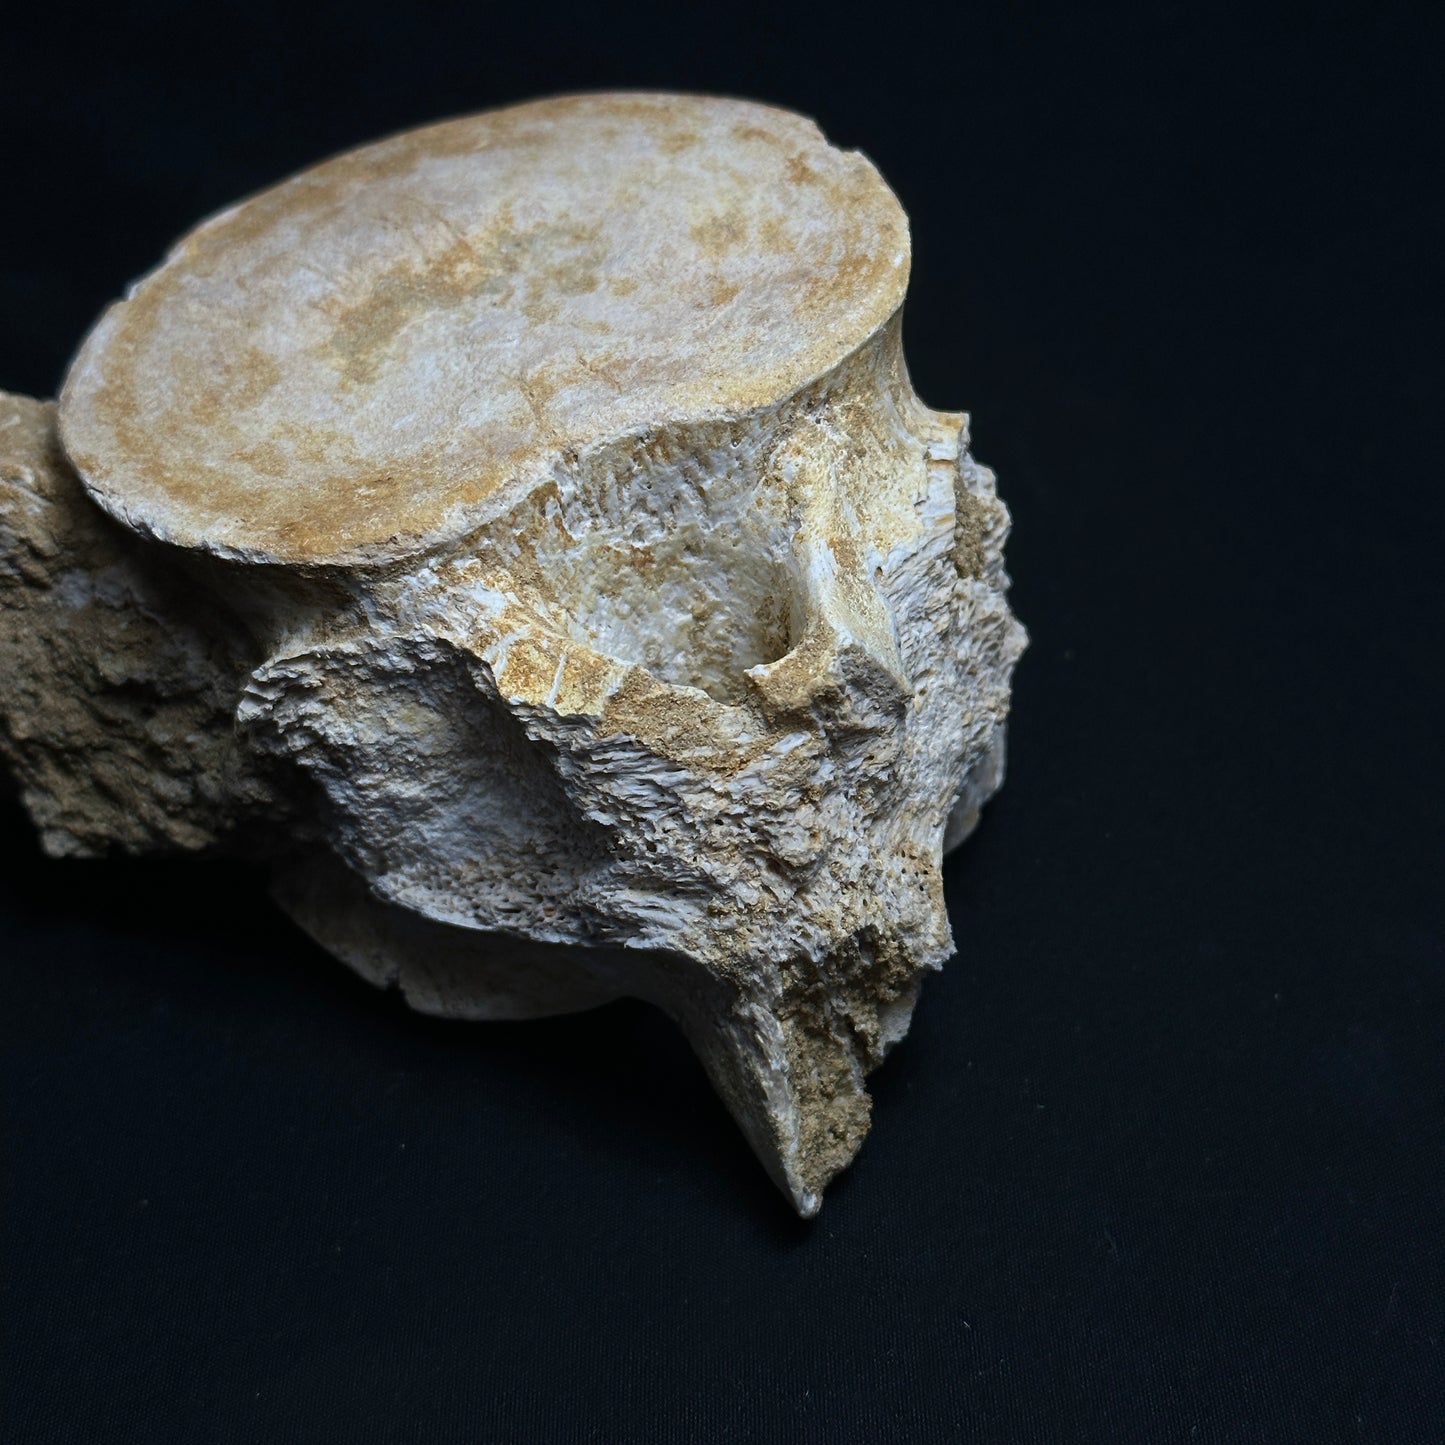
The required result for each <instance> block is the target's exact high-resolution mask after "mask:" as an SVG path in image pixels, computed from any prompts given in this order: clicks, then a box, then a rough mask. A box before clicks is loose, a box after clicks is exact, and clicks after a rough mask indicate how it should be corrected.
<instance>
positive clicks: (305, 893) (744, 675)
mask: <svg viewBox="0 0 1445 1445" xmlns="http://www.w3.org/2000/svg"><path fill="white" fill-rule="evenodd" d="M908 261H909V242H908V232H907V224H906V221H905V218H904V216H903V213H902V211H901V209H900V208H899V206H898V203H897V201H896V199H895V198H894V196H893V195H892V193H891V192H890V191H889V190H888V188H887V187H886V186H885V185H884V183H883V181H882V180H881V178H880V177H879V176H878V173H877V172H876V171H875V170H874V168H873V167H872V165H871V164H870V163H869V162H868V161H867V160H866V159H865V158H863V157H862V156H861V155H859V154H857V153H853V152H845V151H840V150H838V149H835V148H833V147H832V146H830V145H828V143H827V142H826V141H825V140H824V138H823V137H822V135H821V134H820V133H819V132H818V130H817V129H816V127H814V126H813V125H812V123H811V122H809V121H806V120H804V119H802V118H800V117H798V116H795V115H792V114H790V113H787V112H784V111H780V110H776V109H773V108H770V107H765V106H760V105H755V104H750V103H745V102H740V101H733V100H720V99H707V98H699V97H682V96H665V95H635V94H625V95H624V94H619V95H590V96H580V97H564V98H560V99H554V100H548V101H541V102H537V103H533V104H529V105H523V106H517V107H513V108H511V109H508V110H502V111H495V112H490V113H487V114H483V115H479V116H472V117H467V118H464V119H461V120H456V121H451V122H447V123H445V124H442V125H437V126H432V127H428V128H425V129H421V130H417V131H412V132H408V133H406V134H404V135H401V136H398V137H395V138H393V139H391V140H387V141H383V142H381V143H379V144H376V145H372V146H368V147H365V148H363V149H361V150H358V151H355V152H352V153H350V154H347V155H343V156H340V157H337V158H335V159H333V160H331V161H328V162H326V163H324V164H322V165H320V166H317V167H316V168H314V169H313V170H310V171H307V172H304V173H302V174H301V175H298V176H295V177H293V178H292V179H290V180H288V181H285V182H283V183H282V184H280V185H278V186H276V187H275V188H273V189H272V190H269V191H266V192H263V193H262V194H260V195H257V196H254V197H252V198H250V199H249V200H247V201H244V202H242V203H241V204H240V205H238V206H236V207H234V208H232V209H231V210H228V211H226V212H223V213H222V214H220V215H219V216H216V217H213V218H212V219H210V220H209V221H206V222H204V223H203V224H202V225H201V226H199V227H198V228H197V229H196V230H195V231H193V232H192V233H191V234H190V235H188V236H187V237H185V238H184V239H183V240H182V241H181V242H180V243H179V244H178V245H177V246H176V248H175V249H174V250H173V251H172V252H171V254H170V256H169V257H168V258H167V259H166V260H165V261H164V262H163V263H162V265H161V266H160V267H159V268H158V269H157V270H156V271H154V272H153V273H152V274H151V275H150V276H148V277H146V278H145V279H144V280H143V281H141V282H140V283H139V284H138V285H137V286H135V287H134V288H132V290H131V291H130V293H129V294H128V296H127V298H126V299H124V300H122V301H120V302H117V303H116V304H115V305H113V306H112V307H111V308H110V309H109V310H108V311H106V313H105V314H104V315H103V316H102V318H101V319H100V321H99V323H98V324H97V325H96V327H95V329H94V330H93V331H92V332H91V334H90V335H89V337H87V338H86V340H85V341H84V343H83V345H82V346H81V348H80V351H79V354H78V355H77V357H76V359H75V361H74V363H73V365H72V367H71V369H70V372H69V375H68V377H67V379H66V382H65V386H64V390H63V392H62V396H61V400H60V404H59V409H58V413H57V410H56V408H55V407H54V406H52V405H51V404H49V403H40V402H34V401H30V400H28V399H25V398H20V397H9V396H4V395H3V394H0V722H3V726H0V752H3V755H4V758H5V760H6V761H7V762H8V764H9V766H10V769H11V771H12V772H13V774H14V776H15V778H16V780H17V782H18V784H19V786H20V789H21V794H22V798H23V800H24V803H25V805H26V807H27V808H28V809H29V812H30V814H31V816H32V818H33V819H34V821H35V823H36V825H37V827H38V828H39V830H40V833H41V838H42V841H43V843H44V846H45V847H46V849H47V850H48V851H49V852H51V853H52V854H57V855H86V854H97V853H103V852H106V851H109V850H123V851H127V852H146V851H152V850H168V849H170V850H176V849H179V850H191V851H198V850H213V849H230V850H234V851H239V852H243V853H251V854H256V855H259V856H264V857H266V858H268V859H272V860H274V862H275V868H276V879H277V881H276V892H277V896H278V897H279V899H280V900H281V902H282V904H283V905H284V906H285V907H286V908H287V909H288V910H289V911H290V913H291V914H292V916H293V917H294V918H295V919H296V920H297V921H298V922H299V923H300V924H301V926H302V927H303V928H305V929H306V930H307V931H308V932H309V933H311V934H312V935H313V936H314V937H315V938H316V939H317V940H318V941H319V942H320V943H321V944H322V945H323V946H324V947H326V948H327V949H329V950H330V951H331V952H332V953H333V954H335V955H336V956H337V957H339V958H341V959H343V960H344V961H345V962H347V963H348V964H350V965H351V966H352V967H354V968H355V969H356V970H358V971H359V972H360V973H361V974H363V975H364V976H365V977H367V978H368V979H370V980H372V981H373V982H375V983H377V984H379V985H383V986H395V987H398V988H399V989H400V990H401V991H402V993H403V994H404V996H405V997H406V999H407V1000H408V1002H410V1003H411V1004H412V1005H413V1006H415V1007H416V1008H419V1009H422V1010H424V1011H426V1012H429V1013H436V1014H442V1015H448V1016H454V1017H465V1018H475V1019H496V1018H526V1017H534V1016H538V1015H544V1014H549V1013H557V1012H565V1011H569V1010H574V1009H580V1008H587V1007H590V1006H592V1005H595V1004H598V1003H602V1002H605V1001H607V1000H609V999H612V998H616V997H619V996H624V995H627V996H636V997H640V998H643V999H647V1000H650V1001H652V1002H653V1003H655V1004H657V1005H658V1006H659V1007H661V1008H663V1009H664V1010H666V1011H667V1012H668V1013H669V1014H670V1015H672V1016H673V1017H674V1018H675V1019H676V1020H677V1022H678V1023H679V1025H680V1026H681V1027H682V1028H683V1029H684V1030H685V1032H686V1034H687V1036H688V1038H689V1039H690V1040H691V1042H692V1044H693V1046H694V1048H695V1049H696V1051H697V1053H698V1055H699V1057H700V1058H701V1060H702V1062H703V1064H704V1065H705V1067H706V1069H707V1071H708V1073H709V1075H710V1077H711V1078H712V1080H713V1083H714V1084H715V1086H716V1087H717V1089H718V1092H719V1093H720V1094H721V1096H722V1097H723V1099H724V1100H725V1101H726V1103H727V1105H728V1107H729V1108H730V1109H731V1111H732V1113H733V1115H734V1116H735V1117H736V1119H737V1121H738V1123H739V1125H740V1126H741V1127H742V1129H743V1131H744V1132H745V1134H746V1135H747V1137H748V1139H749V1141H750V1142H751V1144H752V1146H753V1148H754V1149H755V1150H756V1152H757V1154H758V1156H759V1158H760V1159H761V1160H762V1162H763V1164H764V1165H765V1167H766V1168H767V1169H768V1171H769V1173H770V1174H771V1176H772V1177H773V1179H774V1180H775V1181H776V1182H777V1184H778V1185H779V1186H780V1188H781V1189H782V1190H783V1191H784V1192H785V1193H786V1194H787V1196H788V1197H789V1198H790V1199H791V1200H792V1202H793V1204H794V1205H795V1206H796V1208H797V1209H798V1210H799V1211H800V1212H801V1213H803V1214H812V1213H814V1212H816V1210H817V1208H818V1205H819V1202H820V1198H821V1194H822V1190H823V1187H824V1186H825V1185H826V1183H827V1182H828V1181H829V1180H830V1179H831V1178H832V1177H833V1176H834V1175H835V1174H837V1172H838V1171H839V1170H840V1169H842V1168H844V1167H845V1166H846V1165H847V1164H848V1163H849V1162H850V1161H851V1160H852V1158H853V1156H854V1154H855V1153H856V1152H857V1149H858V1147H859V1145H860V1144H861V1142H862V1139H863V1136H864V1134H865V1133H866V1132H867V1127H868V1112H869V1100H868V1095H867V1092H866V1090H865V1087H864V1077H865V1075H866V1074H867V1073H868V1071H869V1070H871V1069H872V1068H874V1067H875V1066H876V1065H877V1064H878V1063H879V1062H880V1061H881V1060H882V1058H883V1056H884V1054H885V1053H886V1052H887V1050H888V1049H889V1048H890V1046H891V1045H892V1044H894V1043H895V1042H896V1041H897V1040H898V1039H900V1038H901V1037H902V1036H903V1034H904V1033H905V1032H906V1030H907V1028H908V1022H909V1018H910V1015H911V1012H912V1009H913V1006H914V1002H915V1000H916V997H917V993H918V987H919V982H920V980H921V978H922V977H923V975H924V974H925V973H926V972H927V971H928V970H930V969H934V968H937V967H939V966H941V965H942V963H943V962H944V961H945V959H946V958H947V957H948V956H949V955H950V954H951V953H952V951H953V940H952V937H951V935H950V931H949V924H948V919H947V916H946V914H945V910H944V904H943V895H942V885H941V879H940V872H939V868H940V862H941V858H942V855H943V851H944V849H945V848H946V847H952V846H954V845H955V844H956V843H958V842H959V841H961V840H962V838H963V837H964V836H965V835H966V834H967V832H968V831H969V830H970V829H971V828H972V826H973V824H974V822H975V821H976V820H977V817H978V811H979V808H980V806H981V805H982V803H983V802H984V801H985V800H986V799H987V798H988V797H989V796H990V794H991V793H992V792H993V791H994V790H995V789H996V788H997V786H998V785H999V782H1000V781H1001V778H1002V770H1003V750H1004V721H1005V715H1006V712H1007V708H1008V697H1009V691H1008V690H1009V679H1010V674H1011V671H1012V668H1013V666H1014V663H1015V661H1016V660H1017V658H1018V655H1019V653H1020V651H1021V650H1022V647H1023V640H1024V638H1023V632H1022V629H1021V628H1020V627H1019V625H1018V624H1017V622H1016V621H1015V620H1014V619H1013V617H1012V616H1011V614H1010V612H1009V610H1008V607H1007V604H1006V602H1005V589H1006V587H1007V577H1006V575H1005V573H1004V570H1003V560H1002V547H1003V541H1004V537H1005V534H1006V531H1007V526H1008V518H1007V513H1006V512H1005V510H1004V508H1003V506H1002V504H1001V503H1000V502H999V500H998V498H997V496H996V494H995V490H994V483H993V477H992V475H991V474H990V473H989V472H988V471H987V470H986V469H985V468H983V467H981V466H979V465H978V464H977V463H975V462H974V461H973V459H972V457H971V456H970V455H969V452H968V449H967V431H966V419H965V418H964V417H963V416H961V415H959V414H956V413H949V412H936V411H932V410H930V409H928V408H927V407H925V406H924V405H923V404H922V403H921V402H920V401H919V400H918V398H917V397H916V396H915V395H914V393H913V391H912V388H911V386H910V385H909V381H908V377H907V372H906V369H905V366H904V362H903V355H902V350H901V342H900V316H901V308H902V303H903V295H904V289H905V286H906V281H907V272H908Z"/></svg>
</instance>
